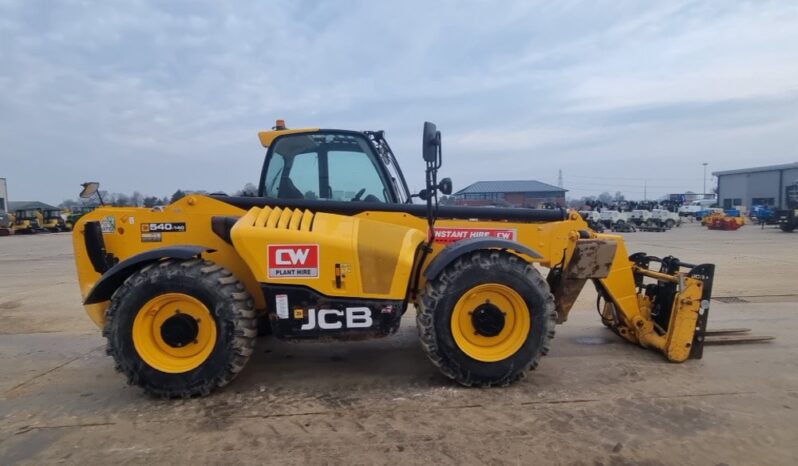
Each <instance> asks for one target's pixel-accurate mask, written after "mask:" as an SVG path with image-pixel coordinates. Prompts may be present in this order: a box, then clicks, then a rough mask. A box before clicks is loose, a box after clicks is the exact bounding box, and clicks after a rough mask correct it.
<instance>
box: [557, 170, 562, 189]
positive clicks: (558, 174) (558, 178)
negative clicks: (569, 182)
mask: <svg viewBox="0 0 798 466" xmlns="http://www.w3.org/2000/svg"><path fill="white" fill-rule="evenodd" d="M557 187H558V188H562V168H561V169H560V170H559V171H558V172H557Z"/></svg>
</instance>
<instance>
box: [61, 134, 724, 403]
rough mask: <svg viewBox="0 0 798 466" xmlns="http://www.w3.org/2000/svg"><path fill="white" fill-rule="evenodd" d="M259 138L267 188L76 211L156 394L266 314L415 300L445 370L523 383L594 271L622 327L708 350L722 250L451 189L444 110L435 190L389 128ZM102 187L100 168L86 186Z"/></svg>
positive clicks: (93, 272)
mask: <svg viewBox="0 0 798 466" xmlns="http://www.w3.org/2000/svg"><path fill="white" fill-rule="evenodd" d="M259 138H260V142H261V144H262V145H263V147H265V148H266V149H267V151H266V156H265V160H264V163H263V169H262V172H261V177H260V186H259V196H258V197H232V196H226V195H210V196H205V195H196V194H190V195H187V196H186V197H184V198H182V199H180V200H179V201H177V202H174V203H172V204H171V205H168V206H166V207H163V208H156V209H147V208H131V207H99V208H97V209H96V210H94V211H93V212H90V213H88V214H86V215H84V216H83V217H82V218H81V219H80V220H79V221H78V222H77V223H76V225H75V228H74V232H73V241H74V249H75V258H76V261H77V270H78V276H79V282H80V288H81V293H82V296H83V303H84V305H85V308H86V312H87V313H88V315H89V316H90V317H91V319H92V320H93V321H94V322H95V323H96V324H97V325H98V326H99V327H101V328H102V329H103V334H104V336H105V337H106V338H107V351H108V353H109V354H110V355H111V356H112V357H113V358H114V360H115V361H116V367H117V369H118V370H119V371H121V372H122V373H124V374H125V375H126V376H127V378H128V380H129V382H130V383H132V384H136V385H139V386H141V387H143V388H144V389H145V390H146V391H147V392H149V393H151V394H154V395H157V396H163V397H187V396H193V395H206V394H208V393H210V392H211V391H212V390H214V389H215V388H217V387H220V386H223V385H225V384H227V383H229V382H230V381H231V380H233V378H235V377H236V375H237V374H238V373H239V372H240V371H241V370H242V369H243V368H244V365H245V363H246V362H247V360H248V359H249V357H250V354H251V353H252V351H253V346H254V345H255V337H256V333H257V327H258V319H264V320H265V323H266V324H267V326H268V327H269V329H270V331H271V333H272V334H273V335H274V336H276V337H278V338H283V339H289V340H330V339H340V340H362V339H368V338H375V337H383V336H387V335H391V334H393V333H395V332H396V330H397V329H398V327H399V323H400V320H401V317H402V315H403V314H404V313H405V312H406V311H407V310H408V308H409V306H410V305H411V304H413V305H414V306H415V310H416V322H417V325H418V333H419V338H420V340H421V345H422V347H423V349H424V351H425V352H426V354H427V355H428V356H429V359H430V360H431V361H432V363H433V364H434V365H435V366H437V367H438V368H439V369H440V371H441V372H442V373H443V374H445V375H446V376H447V377H449V378H451V379H454V380H455V381H457V382H459V383H460V384H463V385H466V386H494V385H498V386H501V385H507V384H510V383H512V382H515V381H516V380H518V379H520V378H522V377H523V376H524V375H525V374H526V373H527V372H528V371H529V370H530V369H534V368H535V366H537V364H538V362H539V360H540V358H541V356H543V355H545V354H546V352H547V351H548V350H549V345H550V343H551V339H552V337H553V336H554V328H555V324H557V323H562V322H565V321H566V319H567V318H568V312H569V311H570V309H571V307H572V305H573V304H574V302H575V300H576V298H577V295H578V294H579V292H580V291H581V290H582V288H583V286H584V285H585V283H586V282H587V281H588V280H590V281H592V282H593V284H594V285H595V286H596V288H597V289H598V293H599V295H600V297H601V298H602V299H603V301H604V302H605V304H604V306H603V307H602V308H601V309H600V313H601V319H602V322H603V323H604V325H606V326H608V327H610V328H611V329H612V330H613V331H615V332H616V333H617V334H618V335H619V336H620V337H622V338H624V339H626V340H628V341H630V342H632V343H636V344H639V345H640V346H643V347H647V348H652V349H655V350H658V351H660V352H662V354H663V355H664V357H665V358H666V359H667V360H669V361H675V362H681V361H685V360H687V359H688V358H700V357H701V356H702V351H703V348H704V343H705V336H706V325H707V316H708V312H709V304H710V296H711V290H712V278H713V274H714V266H713V265H712V264H698V265H694V264H689V263H686V262H682V261H680V260H679V259H676V258H674V257H666V258H662V259H660V258H656V257H652V256H649V255H646V254H645V253H637V254H633V255H629V253H628V252H627V251H626V246H625V244H624V240H623V237H622V236H619V235H610V234H598V233H596V232H594V231H592V230H591V229H590V228H589V227H588V225H587V223H586V222H585V221H584V220H583V219H582V218H581V217H580V216H579V214H578V213H576V212H574V211H566V210H535V209H521V208H518V209H515V208H482V207H462V206H449V205H447V206H439V205H438V193H439V192H441V193H443V194H447V195H448V194H450V193H451V190H452V184H451V180H449V179H448V178H444V179H442V180H440V181H439V180H438V178H437V171H438V169H439V168H440V166H441V135H440V132H438V131H437V130H436V128H435V125H433V124H430V123H425V125H424V132H423V147H422V152H423V159H424V162H425V164H426V188H425V189H423V190H422V191H421V192H419V193H417V194H411V192H410V191H409V190H408V188H407V183H406V182H405V178H404V176H403V175H402V172H401V170H400V169H399V166H398V164H397V161H396V159H395V157H394V155H393V153H392V151H391V149H390V147H389V146H388V143H387V142H386V140H385V138H384V137H383V132H381V131H377V132H373V131H364V132H358V131H344V130H329V129H318V128H306V129H286V128H285V125H284V123H283V122H282V121H279V120H278V123H277V125H276V126H275V127H274V128H273V129H272V130H271V131H264V132H261V133H259ZM97 189H98V184H97V183H86V184H84V190H83V193H82V194H81V196H82V197H84V198H87V197H89V196H91V195H92V193H94V192H96V191H97ZM415 198H418V199H420V200H421V201H423V203H422V204H419V203H414V202H413V200H414V199H415ZM536 265H538V266H542V267H545V268H546V269H548V275H547V276H546V277H543V276H542V275H541V273H540V272H538V268H537V267H536ZM652 266H655V267H653V268H652Z"/></svg>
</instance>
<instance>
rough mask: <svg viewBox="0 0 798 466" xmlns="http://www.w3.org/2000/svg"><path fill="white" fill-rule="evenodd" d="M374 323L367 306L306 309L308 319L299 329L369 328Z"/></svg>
mask: <svg viewBox="0 0 798 466" xmlns="http://www.w3.org/2000/svg"><path fill="white" fill-rule="evenodd" d="M373 323H374V321H373V320H372V319H371V309H369V308H367V307H348V308H346V310H345V311H342V310H340V309H319V310H318V311H317V310H316V309H308V321H307V322H306V323H304V324H302V327H300V329H301V330H313V329H315V328H316V327H318V328H319V329H321V330H337V329H340V328H369V327H371V325H372V324H373Z"/></svg>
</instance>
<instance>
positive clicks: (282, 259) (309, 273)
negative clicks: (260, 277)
mask: <svg viewBox="0 0 798 466" xmlns="http://www.w3.org/2000/svg"><path fill="white" fill-rule="evenodd" d="M267 256H268V257H267V259H268V263H267V267H268V269H269V278H318V276H319V245H318V244H270V245H269V246H268V254H267Z"/></svg>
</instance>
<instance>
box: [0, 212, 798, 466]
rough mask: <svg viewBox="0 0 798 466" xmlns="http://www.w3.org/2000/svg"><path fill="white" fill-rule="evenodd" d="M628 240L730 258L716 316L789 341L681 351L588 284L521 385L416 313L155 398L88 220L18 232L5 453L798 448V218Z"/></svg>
mask: <svg viewBox="0 0 798 466" xmlns="http://www.w3.org/2000/svg"><path fill="white" fill-rule="evenodd" d="M626 237H627V240H628V242H629V243H630V245H629V246H630V247H629V249H630V250H631V251H645V252H648V253H650V254H658V255H668V254H672V255H675V256H677V257H680V258H681V259H683V260H685V261H697V262H714V263H715V264H717V275H716V281H715V296H716V298H718V299H715V300H713V303H712V309H711V312H710V326H711V327H716V328H717V327H750V328H752V329H754V331H755V332H757V333H763V334H769V335H774V336H776V340H775V341H774V342H771V343H767V344H757V345H738V346H726V347H722V346H715V347H709V348H707V350H706V352H705V355H704V359H702V360H699V361H689V362H687V363H685V364H669V363H667V362H665V361H664V359H663V357H662V356H660V355H659V354H656V353H654V352H651V351H646V350H643V349H640V348H637V347H635V346H632V345H629V344H625V343H623V342H622V341H620V340H619V339H618V338H617V337H616V336H615V335H613V334H612V333H610V332H609V331H608V330H606V329H604V328H603V327H602V326H601V324H600V323H599V321H598V318H597V316H596V312H595V310H594V308H593V303H594V300H595V294H594V291H592V290H590V289H586V290H585V292H584V295H583V297H582V298H581V299H580V301H579V302H578V304H577V309H576V310H575V311H574V312H572V314H571V318H570V320H569V321H568V322H567V323H566V324H564V325H562V326H559V327H558V329H557V336H556V337H555V339H554V342H553V349H552V351H551V352H550V354H549V355H548V356H547V357H545V358H544V359H543V361H542V363H541V365H540V367H539V368H538V369H537V370H536V371H534V372H532V373H530V375H529V376H528V377H527V378H526V379H525V380H523V381H521V382H520V383H517V384H515V385H513V386H511V387H509V388H505V389H465V388H461V387H459V386H457V385H455V384H453V383H451V382H449V381H448V380H447V379H445V378H444V377H443V376H442V375H440V374H439V373H438V371H437V370H436V369H435V368H434V367H433V366H432V364H430V363H429V362H428V361H427V360H426V358H425V356H424V355H423V353H422V352H421V349H420V347H419V344H418V342H417V338H416V328H415V323H414V318H413V315H407V316H405V318H404V320H403V323H402V324H403V327H402V329H401V330H400V331H399V333H398V334H397V335H395V336H393V337H391V338H387V339H383V340H379V341H370V342H361V343H346V344H329V343H326V344H313V343H308V344H296V343H284V342H279V341H274V340H269V339H262V340H260V341H259V343H258V346H257V351H256V354H255V355H254V356H253V358H252V359H251V360H250V362H249V365H248V366H247V368H246V369H245V371H244V373H242V375H241V376H240V377H239V378H238V379H236V380H235V381H234V382H233V384H231V385H230V386H228V387H226V388H225V389H223V390H220V391H218V392H217V393H215V394H213V395H212V396H210V397H208V398H204V399H193V400H183V401H161V400H153V399H150V398H148V397H147V396H145V395H143V394H142V393H141V392H140V391H139V390H138V389H136V388H135V387H129V386H126V384H125V381H124V380H123V378H122V377H121V376H120V375H119V374H117V373H115V372H114V369H113V364H112V361H111V360H110V358H109V357H107V356H105V354H104V340H103V338H102V337H101V335H100V332H99V330H98V329H96V328H95V327H94V326H93V324H92V323H91V322H90V321H89V319H88V317H86V315H85V314H84V312H83V309H82V307H81V305H80V296H79V293H78V289H77V284H76V279H75V272H74V265H73V263H72V255H71V243H70V236H69V235H68V234H51V235H38V236H20V237H7V238H0V374H2V376H0V464H4V465H5V464H15V463H21V464H48V463H66V464H78V463H81V464H147V463H149V464H162V463H170V464H186V463H189V462H192V463H203V464H236V463H242V464H280V465H291V464H341V465H353V464H425V465H431V464H583V465H598V464H603V465H623V464H648V465H659V464H709V465H712V464H715V465H719V464H727V465H740V464H785V465H786V464H795V462H796V458H798V443H796V439H798V358H797V357H796V356H798V339H796V337H795V335H796V334H798V275H797V274H796V271H798V234H785V233H781V232H780V231H778V230H775V229H765V230H760V229H759V228H758V227H755V226H746V227H744V228H743V229H741V230H739V231H737V232H723V231H708V230H705V229H702V228H700V227H698V226H697V225H689V224H688V225H685V226H683V227H681V228H677V229H674V230H672V231H669V232H666V233H630V234H627V235H626ZM408 314H412V312H409V313H408Z"/></svg>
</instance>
